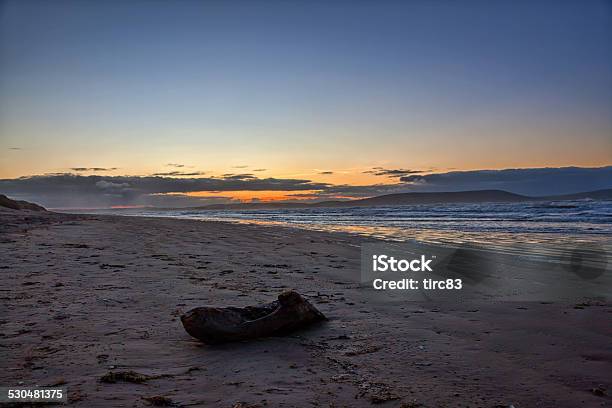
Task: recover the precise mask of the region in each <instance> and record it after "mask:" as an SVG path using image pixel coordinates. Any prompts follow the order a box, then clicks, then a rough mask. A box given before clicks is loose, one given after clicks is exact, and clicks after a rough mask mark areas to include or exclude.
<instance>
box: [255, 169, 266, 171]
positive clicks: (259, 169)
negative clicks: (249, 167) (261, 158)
mask: <svg viewBox="0 0 612 408" xmlns="http://www.w3.org/2000/svg"><path fill="white" fill-rule="evenodd" d="M266 170H267V169H255V170H253V171H266Z"/></svg>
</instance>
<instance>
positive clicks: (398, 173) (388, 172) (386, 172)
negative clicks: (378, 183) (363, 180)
mask: <svg viewBox="0 0 612 408" xmlns="http://www.w3.org/2000/svg"><path fill="white" fill-rule="evenodd" d="M364 173H368V174H373V175H375V176H385V177H390V178H395V177H402V176H407V175H409V174H419V173H423V171H422V170H407V169H385V168H383V167H374V168H373V169H372V170H367V171H364Z"/></svg>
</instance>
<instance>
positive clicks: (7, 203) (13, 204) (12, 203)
mask: <svg viewBox="0 0 612 408" xmlns="http://www.w3.org/2000/svg"><path fill="white" fill-rule="evenodd" d="M0 207H5V208H10V209H12V210H31V211H47V210H46V209H45V208H44V207H41V206H40V205H38V204H34V203H29V202H27V201H18V200H11V199H10V198H8V197H7V196H5V195H3V194H0Z"/></svg>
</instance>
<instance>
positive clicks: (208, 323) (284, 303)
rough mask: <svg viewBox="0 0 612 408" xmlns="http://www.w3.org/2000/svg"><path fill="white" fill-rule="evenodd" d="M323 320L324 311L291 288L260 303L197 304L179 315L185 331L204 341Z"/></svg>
mask: <svg viewBox="0 0 612 408" xmlns="http://www.w3.org/2000/svg"><path fill="white" fill-rule="evenodd" d="M323 320H327V319H326V317H325V316H324V315H323V313H321V312H319V311H318V310H317V309H316V308H315V307H314V306H313V305H311V304H310V303H309V302H308V301H307V300H305V299H304V298H303V297H302V296H301V295H300V294H299V293H297V292H294V291H288V292H284V293H281V294H280V295H279V296H278V300H277V301H274V302H272V303H268V304H264V305H261V306H247V307H244V308H238V307H221V308H218V307H198V308H195V309H192V310H190V311H189V312H187V313H185V314H184V315H182V316H181V322H182V323H183V327H184V328H185V330H186V331H187V333H189V334H190V335H191V336H193V337H195V338H197V339H198V340H200V341H202V342H204V343H207V344H219V343H226V342H231V341H240V340H248V339H255V338H258V337H268V336H279V335H283V334H287V333H289V332H291V331H294V330H298V329H301V328H304V327H306V326H309V325H310V324H312V323H315V322H319V321H323Z"/></svg>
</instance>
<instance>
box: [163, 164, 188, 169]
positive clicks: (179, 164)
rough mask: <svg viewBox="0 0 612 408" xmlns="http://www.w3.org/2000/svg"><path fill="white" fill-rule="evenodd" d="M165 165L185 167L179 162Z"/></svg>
mask: <svg viewBox="0 0 612 408" xmlns="http://www.w3.org/2000/svg"><path fill="white" fill-rule="evenodd" d="M166 166H168V167H178V168H181V167H185V165H184V164H180V163H167V164H166Z"/></svg>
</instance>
